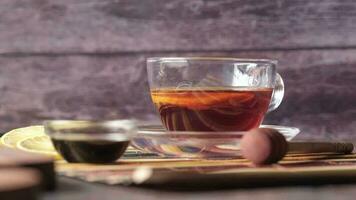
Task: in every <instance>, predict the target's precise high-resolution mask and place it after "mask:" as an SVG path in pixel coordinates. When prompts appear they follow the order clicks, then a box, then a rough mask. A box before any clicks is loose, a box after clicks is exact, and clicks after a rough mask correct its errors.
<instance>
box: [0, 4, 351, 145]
mask: <svg viewBox="0 0 356 200" xmlns="http://www.w3.org/2000/svg"><path fill="white" fill-rule="evenodd" d="M355 21H356V2H355V1H352V0H341V1H338V0H320V1H308V0H295V1H283V0H272V1H271V0H261V1H257V0H252V1H240V0H219V1H211V0H191V1H184V0H145V1H141V0H90V1H88V0H62V1H55V0H2V1H0V94H1V98H0V122H1V124H0V131H1V132H4V131H7V130H9V129H12V128H15V127H19V126H24V125H29V124H37V123H40V122H41V121H42V120H45V119H51V118H86V119H88V118H89V119H92V118H96V119H98V118H100V119H113V118H118V117H127V116H133V117H140V118H155V117H156V115H155V112H154V110H153V108H152V104H151V102H150V99H149V97H148V91H147V78H146V70H145V58H147V57H150V56H185V55H190V56H198V55H199V56H211V55H215V56H234V57H252V58H273V59H278V60H279V61H280V65H279V68H278V70H279V72H280V73H281V74H282V76H283V77H284V79H285V83H286V89H287V90H286V97H285V100H284V102H283V104H282V105H281V107H280V108H279V109H278V110H277V111H275V112H273V113H270V114H269V115H268V116H267V117H266V121H265V123H273V124H283V125H292V126H298V127H300V128H302V130H303V134H301V135H300V137H299V138H301V139H303V138H304V139H305V138H318V139H326V140H329V139H345V138H348V139H349V138H351V137H355V140H356V136H353V132H355V131H356V106H355V105H356V103H355V102H356V93H355V92H354V91H355V89H356V85H355V83H356V68H355V65H356V56H355V55H356V35H355V33H356V23H354V22H355Z"/></svg>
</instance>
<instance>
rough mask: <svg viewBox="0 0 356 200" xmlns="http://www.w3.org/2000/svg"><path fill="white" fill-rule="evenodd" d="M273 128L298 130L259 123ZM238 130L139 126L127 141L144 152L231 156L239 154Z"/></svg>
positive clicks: (287, 131) (288, 135)
mask: <svg viewBox="0 0 356 200" xmlns="http://www.w3.org/2000/svg"><path fill="white" fill-rule="evenodd" d="M260 127H261V128H273V129H276V130H278V131H279V132H280V133H281V134H283V135H284V137H285V138H286V140H288V141H290V140H292V139H293V138H294V137H295V136H296V135H298V133H299V132H300V130H299V129H298V128H296V127H289V126H277V125H261V126H260ZM245 133H246V132H245V131H240V132H218V133H217V132H194V131H166V130H165V129H164V128H163V127H162V126H160V125H147V126H141V127H140V128H139V131H138V133H137V135H136V136H134V137H133V139H132V141H131V145H132V146H133V147H135V148H137V149H138V150H141V151H143V152H146V153H155V154H158V155H160V156H162V157H176V158H177V157H178V158H234V157H240V140H241V138H242V136H243V135H244V134H245Z"/></svg>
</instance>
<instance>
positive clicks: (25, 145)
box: [16, 135, 61, 159]
mask: <svg viewBox="0 0 356 200" xmlns="http://www.w3.org/2000/svg"><path fill="white" fill-rule="evenodd" d="M16 148H17V149H20V150H22V151H26V152H31V153H39V154H45V155H49V156H53V157H54V158H55V159H61V156H60V155H59V154H58V153H57V152H56V150H55V148H54V146H53V145H52V142H51V140H50V138H49V137H48V136H47V135H39V136H31V137H27V138H24V139H22V140H20V141H18V142H17V143H16Z"/></svg>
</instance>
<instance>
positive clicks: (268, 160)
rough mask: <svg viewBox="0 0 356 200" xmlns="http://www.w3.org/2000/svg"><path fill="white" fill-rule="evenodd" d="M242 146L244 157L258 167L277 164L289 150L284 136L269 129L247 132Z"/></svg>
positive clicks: (242, 140)
mask: <svg viewBox="0 0 356 200" xmlns="http://www.w3.org/2000/svg"><path fill="white" fill-rule="evenodd" d="M240 145H241V153H242V156H243V157H245V158H246V159H248V160H250V161H251V162H253V163H255V164H258V165H261V164H272V163H276V162H278V161H279V160H281V159H282V158H283V157H284V155H285V154H286V153H287V150H288V143H287V141H286V140H285V138H284V136H283V135H282V134H280V133H279V132H278V131H277V130H274V129H267V128H258V129H253V130H251V131H249V132H247V133H246V134H245V135H244V136H243V138H242V139H241V144H240Z"/></svg>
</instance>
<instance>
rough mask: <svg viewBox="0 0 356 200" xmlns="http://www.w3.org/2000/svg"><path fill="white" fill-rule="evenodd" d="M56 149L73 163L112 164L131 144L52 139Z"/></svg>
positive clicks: (124, 142)
mask: <svg viewBox="0 0 356 200" xmlns="http://www.w3.org/2000/svg"><path fill="white" fill-rule="evenodd" d="M52 143H53V145H54V147H55V149H56V150H57V151H58V152H59V153H60V154H61V156H62V157H63V158H64V159H65V160H66V161H68V162H71V163H111V162H114V161H116V160H117V159H119V158H120V157H121V156H122V155H123V154H124V152H125V150H126V149H127V147H128V145H129V144H130V141H129V140H126V141H110V140H67V139H57V138H52Z"/></svg>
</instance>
